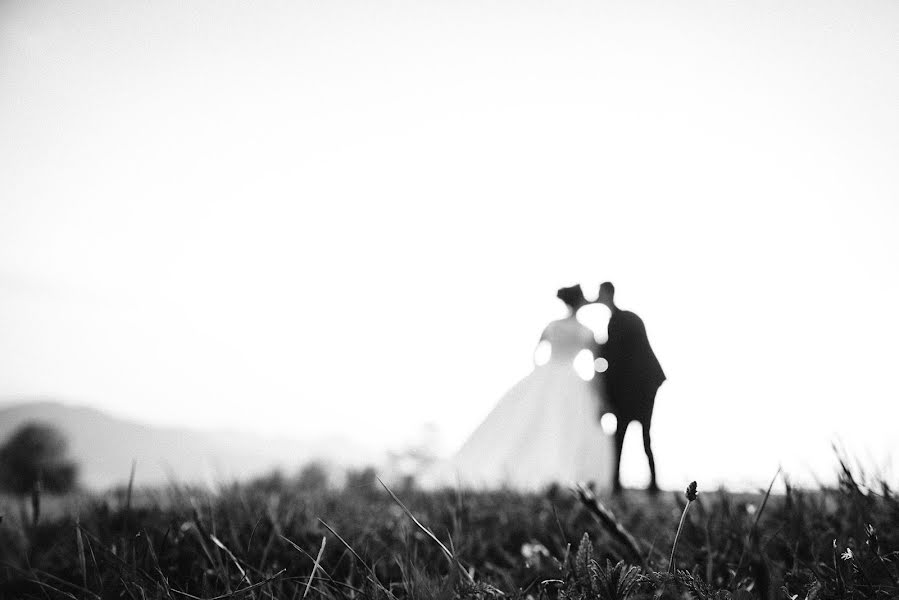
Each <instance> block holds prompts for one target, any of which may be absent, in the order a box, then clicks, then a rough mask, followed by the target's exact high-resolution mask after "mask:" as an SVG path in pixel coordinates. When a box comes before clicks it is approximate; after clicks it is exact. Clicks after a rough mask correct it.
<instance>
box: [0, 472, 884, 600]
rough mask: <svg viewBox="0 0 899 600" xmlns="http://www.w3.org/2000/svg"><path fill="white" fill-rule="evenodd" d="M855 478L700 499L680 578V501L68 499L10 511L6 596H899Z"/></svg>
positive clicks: (328, 494) (501, 496)
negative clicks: (26, 519)
mask: <svg viewBox="0 0 899 600" xmlns="http://www.w3.org/2000/svg"><path fill="white" fill-rule="evenodd" d="M858 479H859V478H858V476H857V475H855V476H853V475H852V474H851V473H850V472H849V470H848V469H846V470H845V471H844V473H843V477H842V482H841V485H840V486H839V487H837V488H834V489H820V490H814V491H801V490H795V489H789V488H788V489H787V493H786V494H782V495H778V496H771V497H769V498H767V499H766V496H765V494H764V491H761V492H760V493H759V494H748V495H747V494H742V495H734V494H730V493H727V492H724V491H703V490H702V489H701V486H700V494H699V497H698V499H697V500H696V501H695V502H692V503H690V505H689V509H688V510H687V512H686V515H685V517H684V518H683V525H682V527H681V531H680V535H679V537H678V544H677V552H676V556H675V565H676V569H672V566H673V565H671V564H670V555H671V550H672V545H673V543H674V540H675V535H676V532H677V531H678V526H679V523H680V522H681V518H682V516H683V515H684V508H685V506H686V505H687V498H686V496H685V494H684V493H683V492H679V493H673V492H666V493H662V494H660V495H658V496H650V495H647V494H645V493H643V492H638V491H629V492H625V493H624V494H622V495H620V496H617V497H602V498H600V499H598V500H597V499H594V498H592V497H591V494H590V493H589V492H587V493H583V494H581V496H580V497H579V496H578V494H576V493H574V492H572V491H570V490H564V489H555V490H548V491H547V492H546V493H543V494H533V495H524V494H518V493H513V492H494V493H459V492H456V491H453V490H446V491H442V492H427V493H426V492H422V491H417V490H415V489H413V488H410V487H404V488H400V489H395V490H393V492H394V493H395V494H396V498H394V497H391V494H390V492H388V491H387V490H385V489H384V488H383V487H381V486H380V484H379V483H378V482H377V481H376V480H374V479H372V478H366V477H357V478H355V479H354V480H352V481H351V482H349V483H348V485H347V487H346V488H344V489H339V490H334V489H327V488H326V487H322V486H309V485H300V484H299V483H297V482H292V481H284V480H277V479H276V480H261V481H257V482H254V483H252V484H246V485H241V486H232V487H228V488H224V489H221V490H218V491H217V492H215V493H209V492H201V491H191V490H186V489H171V490H167V491H165V492H159V493H154V492H149V493H141V494H138V493H135V494H134V495H132V496H130V498H129V495H128V494H127V493H126V492H125V491H121V492H119V493H117V494H110V495H107V496H104V497H83V498H70V499H68V500H67V501H66V502H65V503H64V505H63V506H61V507H57V508H56V509H55V510H54V511H53V512H55V513H56V514H55V515H52V516H50V517H47V518H42V520H40V521H39V522H38V523H37V525H30V524H29V525H26V524H23V523H21V520H20V519H19V518H18V517H17V515H18V514H19V508H18V506H17V505H16V504H15V503H13V504H12V505H7V506H6V507H5V508H3V513H4V520H3V522H2V524H0V544H2V546H0V558H2V561H3V566H2V567H0V597H3V598H43V599H49V598H64V597H65V598H73V597H74V598H135V599H138V598H172V599H178V598H194V597H199V598H217V597H230V596H231V595H233V596H234V597H245V598H302V597H307V598H391V597H395V598H398V599H400V598H490V597H509V598H528V597H530V598H572V599H586V598H598V599H605V600H610V599H624V598H634V599H636V598H684V597H687V598H699V599H704V598H722V599H723V598H734V599H741V600H742V599H748V598H796V599H806V598H808V599H809V600H813V599H815V598H897V597H899V559H897V555H896V553H895V552H894V551H895V550H897V549H899V533H897V527H896V525H897V524H899V499H897V497H896V496H895V495H894V494H893V493H892V491H891V490H890V489H889V488H888V487H887V486H886V485H884V484H878V485H876V486H873V487H874V489H871V488H869V487H867V486H864V485H861V484H859V483H858ZM766 500H767V501H766ZM46 512H47V511H46V510H44V513H45V515H46ZM413 516H414V517H415V518H416V519H417V520H418V522H419V523H416V522H415V521H414V520H413V518H412V517H413ZM432 534H433V537H432Z"/></svg>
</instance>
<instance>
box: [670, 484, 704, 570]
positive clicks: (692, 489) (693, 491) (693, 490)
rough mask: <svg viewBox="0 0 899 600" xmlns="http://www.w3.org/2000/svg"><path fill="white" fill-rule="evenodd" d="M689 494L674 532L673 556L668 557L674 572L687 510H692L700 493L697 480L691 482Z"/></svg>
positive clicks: (687, 492) (688, 487) (687, 493)
mask: <svg viewBox="0 0 899 600" xmlns="http://www.w3.org/2000/svg"><path fill="white" fill-rule="evenodd" d="M685 493H686V495H687V504H686V506H684V512H683V513H681V516H680V523H678V525H677V533H676V534H674V543H673V544H672V545H671V558H669V559H668V572H669V573H674V558H675V555H676V554H677V542H678V540H679V539H680V534H681V532H682V531H683V530H684V523H685V522H686V520H687V511H689V510H690V505H691V504H693V501H694V500H696V495H697V494H698V493H699V492H697V491H696V482H695V481H693V482H690V485H688V486H687V491H686V492H685Z"/></svg>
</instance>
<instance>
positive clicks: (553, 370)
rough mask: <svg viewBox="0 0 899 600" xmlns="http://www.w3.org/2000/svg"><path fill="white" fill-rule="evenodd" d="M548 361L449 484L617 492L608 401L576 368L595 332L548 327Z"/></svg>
mask: <svg viewBox="0 0 899 600" xmlns="http://www.w3.org/2000/svg"><path fill="white" fill-rule="evenodd" d="M543 339H544V340H546V341H548V342H549V343H550V345H551V348H552V353H551V356H550V359H549V361H548V362H547V363H546V364H544V365H540V366H536V367H535V368H534V370H533V371H532V372H531V373H530V374H529V375H528V376H527V377H525V378H524V379H522V380H521V381H519V382H518V383H517V384H516V385H515V386H514V387H512V389H510V390H509V391H508V392H507V393H506V394H505V395H504V396H503V397H502V398H501V399H500V401H499V402H498V403H497V405H496V407H495V408H494V409H493V410H492V411H491V412H490V414H489V415H488V416H487V418H486V419H485V420H484V422H483V423H482V424H481V425H480V426H479V427H478V428H477V429H476V430H475V431H474V433H473V434H472V435H471V437H470V438H469V439H468V441H466V442H465V444H464V445H463V446H462V448H461V449H460V450H459V451H458V452H457V453H456V454H455V456H453V457H452V458H451V459H450V460H449V461H447V462H446V463H444V464H442V465H440V467H439V468H438V469H439V472H440V473H441V475H440V476H439V479H441V480H443V483H444V484H450V485H454V484H457V483H458V484H461V485H462V486H464V487H474V488H484V487H488V488H493V487H512V488H518V489H531V490H533V489H539V488H542V487H544V486H547V485H549V484H551V483H559V484H572V483H574V482H578V481H592V482H594V483H595V484H596V485H597V487H599V488H600V489H606V488H608V487H610V486H611V483H612V477H613V464H614V461H613V457H614V441H613V439H612V436H609V435H607V434H606V433H604V432H603V430H602V428H601V427H600V424H599V415H600V404H601V402H602V400H601V398H600V397H599V393H598V391H597V386H596V385H595V384H594V382H591V381H585V380H584V379H582V378H581V376H580V375H578V373H577V371H576V370H575V368H574V359H575V357H576V356H577V355H578V353H579V352H580V351H581V350H583V349H585V348H591V347H592V340H593V332H592V331H591V330H590V329H588V328H587V327H585V326H584V325H582V324H581V323H579V322H578V321H577V319H575V318H574V317H569V318H566V319H561V320H559V321H554V322H552V323H550V324H549V326H548V327H547V328H546V331H545V332H544V334H543Z"/></svg>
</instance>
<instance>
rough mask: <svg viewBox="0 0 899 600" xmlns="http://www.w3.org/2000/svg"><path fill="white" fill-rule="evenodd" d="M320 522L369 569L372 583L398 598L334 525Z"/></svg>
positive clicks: (392, 596) (394, 598)
mask: <svg viewBox="0 0 899 600" xmlns="http://www.w3.org/2000/svg"><path fill="white" fill-rule="evenodd" d="M318 522H319V523H321V524H322V525H324V526H325V528H327V530H328V531H330V532H331V533H332V534H333V535H334V537H336V538H337V539H338V540H340V543H341V544H343V545H344V546H346V549H347V550H349V551H350V552H351V553H352V555H353V556H355V557H356V560H357V561H359V563H360V564H361V565H362V566H363V567H365V569H366V570H367V571H368V573H369V576H370V577H371V582H372V583H374V584H375V585H376V586H378V587H379V588H381V590H382V591H383V592H384V593H385V594H387V595H388V596H390V597H391V598H393V600H397V597H396V596H394V595H393V593H391V591H390V590H389V589H387V588H386V587H384V584H382V583H381V582H380V580H379V579H378V576H377V575H375V572H374V570H373V569H372V568H371V567H370V566H368V563H366V562H365V561H364V560H362V557H361V556H359V554H358V553H357V552H356V550H354V549H353V547H352V546H350V545H349V544H348V543H347V541H346V540H345V539H343V538H342V537H340V534H339V533H337V532H336V531H335V530H334V528H333V527H331V526H330V525H328V524H327V523H325V522H324V521H322V520H321V519H319V520H318Z"/></svg>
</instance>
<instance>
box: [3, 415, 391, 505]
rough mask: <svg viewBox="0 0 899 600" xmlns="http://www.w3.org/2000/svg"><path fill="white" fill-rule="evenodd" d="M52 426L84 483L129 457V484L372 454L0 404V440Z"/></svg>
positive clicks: (333, 439) (106, 481)
mask: <svg viewBox="0 0 899 600" xmlns="http://www.w3.org/2000/svg"><path fill="white" fill-rule="evenodd" d="M33 421H40V422H43V423H46V424H48V425H51V426H53V427H55V428H57V429H59V430H60V431H61V432H62V433H63V435H64V436H65V437H66V438H67V439H68V441H69V455H70V456H71V458H72V459H74V460H75V461H76V462H77V463H78V465H79V468H80V481H81V483H82V485H84V486H85V487H87V488H93V489H102V488H108V487H111V486H115V485H118V484H122V483H124V482H126V481H127V479H128V476H129V474H130V471H131V465H132V461H135V463H136V470H135V484H136V485H139V486H144V485H145V486H156V485H164V484H167V483H171V482H172V481H173V480H174V481H176V482H179V483H197V484H204V485H209V484H214V483H220V482H224V481H232V480H245V479H248V478H251V477H253V476H257V475H261V474H263V473H266V472H269V471H271V470H273V469H280V470H282V471H284V472H286V473H291V472H294V471H296V470H297V469H299V468H300V467H301V466H302V465H304V464H306V463H309V462H311V461H319V462H323V463H325V464H328V465H330V466H331V467H333V468H334V469H339V468H341V467H349V466H359V465H362V464H366V463H367V462H375V461H377V460H378V455H377V453H374V452H372V450H371V449H370V448H365V447H363V446H361V445H360V444H358V443H356V442H353V441H351V440H349V439H346V438H343V437H340V436H321V437H317V438H309V439H305V440H295V439H291V438H287V437H274V436H265V435H261V434H255V433H248V432H240V431H235V430H208V431H207V430H199V429H191V428H189V427H168V426H157V425H150V424H146V423H141V422H138V421H134V420H129V419H127V418H122V417H117V416H112V415H109V414H107V413H105V412H103V411H102V410H100V409H97V408H94V407H91V406H86V405H75V404H66V403H63V402H60V401H58V400H53V399H47V398H34V399H16V400H11V401H5V402H2V403H0V443H2V442H3V441H5V440H6V439H7V438H8V437H9V435H10V434H11V433H12V432H13V431H14V430H15V429H17V428H18V427H20V426H21V425H22V424H24V423H26V422H33Z"/></svg>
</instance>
